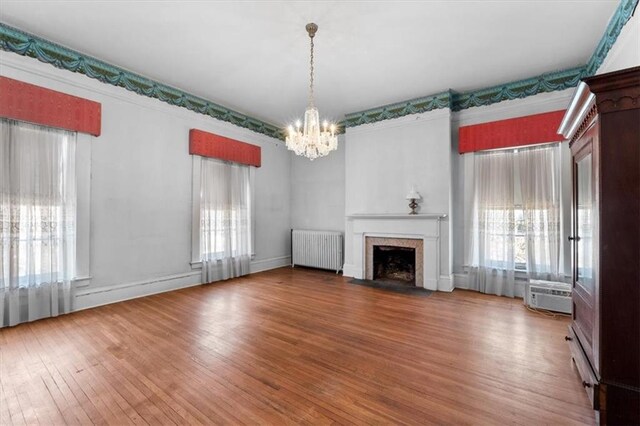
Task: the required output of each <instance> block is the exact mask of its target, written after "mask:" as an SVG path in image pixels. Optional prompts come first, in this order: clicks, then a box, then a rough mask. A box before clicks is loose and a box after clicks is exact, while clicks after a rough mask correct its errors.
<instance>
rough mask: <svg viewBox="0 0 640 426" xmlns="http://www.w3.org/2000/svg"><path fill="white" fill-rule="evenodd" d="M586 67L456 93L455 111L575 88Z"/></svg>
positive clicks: (454, 100)
mask: <svg viewBox="0 0 640 426" xmlns="http://www.w3.org/2000/svg"><path fill="white" fill-rule="evenodd" d="M585 71H586V67H577V68H571V69H568V70H563V71H555V72H551V73H546V74H542V75H539V76H536V77H531V78H527V79H524V80H517V81H512V82H510V83H506V84H501V85H499V86H493V87H488V88H485V89H480V90H475V91H472V92H466V93H454V98H453V110H454V111H461V110H463V109H467V108H471V107H478V106H486V105H491V104H495V103H498V102H502V101H512V100H514V99H522V98H526V97H529V96H533V95H537V94H539V93H545V92H555V91H557V90H565V89H569V88H571V87H575V86H577V85H578V83H579V82H580V79H582V78H583V77H585V76H586V75H585Z"/></svg>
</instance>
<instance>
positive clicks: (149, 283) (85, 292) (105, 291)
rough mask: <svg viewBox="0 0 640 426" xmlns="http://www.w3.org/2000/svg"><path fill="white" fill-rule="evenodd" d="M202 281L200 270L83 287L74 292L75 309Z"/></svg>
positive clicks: (120, 300) (162, 291)
mask: <svg viewBox="0 0 640 426" xmlns="http://www.w3.org/2000/svg"><path fill="white" fill-rule="evenodd" d="M201 283H202V273H201V272H200V271H193V272H186V273H183V274H176V275H167V276H164V277H158V278H153V279H150V280H145V281H137V282H132V283H125V284H117V285H112V286H102V287H96V288H83V289H81V290H78V291H77V292H76V293H75V294H74V298H73V310H74V311H80V310H83V309H89V308H95V307H97V306H102V305H108V304H110V303H116V302H122V301H125V300H130V299H136V298H138V297H144V296H150V295H152V294H157V293H164V292H166V291H172V290H178V289H181V288H186V287H192V286H195V285H199V284H201Z"/></svg>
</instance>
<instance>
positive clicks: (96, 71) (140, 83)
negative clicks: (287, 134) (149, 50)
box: [0, 22, 284, 139]
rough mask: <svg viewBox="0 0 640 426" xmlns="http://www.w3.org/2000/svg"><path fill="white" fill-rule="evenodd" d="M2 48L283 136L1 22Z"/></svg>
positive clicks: (229, 111)
mask: <svg viewBox="0 0 640 426" xmlns="http://www.w3.org/2000/svg"><path fill="white" fill-rule="evenodd" d="M0 49H2V50H6V51H8V52H13V53H17V54H18V55H22V56H28V57H32V58H36V59H38V60H39V61H41V62H44V63H47V64H51V65H53V66H55V67H57V68H61V69H65V70H67V71H71V72H76V73H80V74H84V75H86V76H87V77H89V78H93V79H96V80H98V81H100V82H102V83H105V84H110V85H112V86H117V87H123V88H125V89H127V90H130V91H132V92H135V93H137V94H138V95H142V96H147V97H149V98H155V99H158V100H160V101H163V102H166V103H168V104H170V105H175V106H178V107H182V108H186V109H188V110H191V111H195V112H198V113H200V114H204V115H208V116H210V117H213V118H215V119H217V120H221V121H225V122H228V123H231V124H233V125H236V126H239V127H243V128H245V129H249V130H251V131H253V132H256V133H261V134H264V135H267V136H270V137H273V138H276V139H283V137H284V134H283V132H282V129H280V128H279V127H277V126H274V125H273V124H269V123H266V122H264V121H262V120H259V119H257V118H253V117H250V116H248V115H245V114H242V113H240V112H237V111H234V110H232V109H229V108H226V107H223V106H221V105H218V104H216V103H214V102H211V101H208V100H206V99H203V98H200V97H198V96H195V95H192V94H189V93H186V92H184V91H182V90H179V89H176V88H174V87H171V86H167V85H165V84H162V83H159V82H157V81H154V80H151V79H148V78H146V77H143V76H141V75H138V74H135V73H132V72H130V71H127V70H125V69H123V68H120V67H117V66H114V65H110V64H108V63H106V62H103V61H100V60H98V59H95V58H93V57H91V56H88V55H84V54H82V53H79V52H76V51H75V50H71V49H68V48H66V47H63V46H61V45H59V44H56V43H53V42H50V41H48V40H45V39H43V38H40V37H37V36H34V35H32V34H29V33H26V32H24V31H20V30H18V29H16V28H13V27H10V26H8V25H6V24H4V23H2V22H0Z"/></svg>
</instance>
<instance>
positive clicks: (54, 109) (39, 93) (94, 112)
mask: <svg viewBox="0 0 640 426" xmlns="http://www.w3.org/2000/svg"><path fill="white" fill-rule="evenodd" d="M101 116H102V106H101V105H100V103H98V102H94V101H90V100H88V99H83V98H78V97H76V96H71V95H67V94H66V93H61V92H56V91H55V90H51V89H46V88H44V87H40V86H35V85H33V84H29V83H25V82H22V81H18V80H14V79H12V78H7V77H0V117H4V118H10V119H13V120H20V121H28V122H30V123H34V124H40V125H42V126H49V127H57V128H60V129H65V130H71V131H75V132H81V133H89V134H90V135H94V136H100V124H101Z"/></svg>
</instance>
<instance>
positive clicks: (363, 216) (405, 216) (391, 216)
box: [347, 213, 447, 220]
mask: <svg viewBox="0 0 640 426" xmlns="http://www.w3.org/2000/svg"><path fill="white" fill-rule="evenodd" d="M446 217H447V215H446V214H444V213H418V214H408V213H404V214H401V213H400V214H398V213H395V214H394V213H391V214H351V215H348V216H347V219H351V220H353V219H433V220H438V219H445V218H446Z"/></svg>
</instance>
